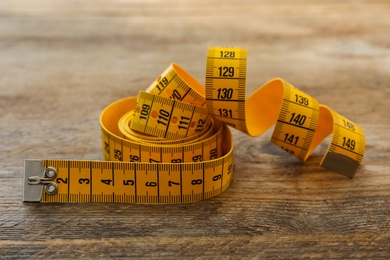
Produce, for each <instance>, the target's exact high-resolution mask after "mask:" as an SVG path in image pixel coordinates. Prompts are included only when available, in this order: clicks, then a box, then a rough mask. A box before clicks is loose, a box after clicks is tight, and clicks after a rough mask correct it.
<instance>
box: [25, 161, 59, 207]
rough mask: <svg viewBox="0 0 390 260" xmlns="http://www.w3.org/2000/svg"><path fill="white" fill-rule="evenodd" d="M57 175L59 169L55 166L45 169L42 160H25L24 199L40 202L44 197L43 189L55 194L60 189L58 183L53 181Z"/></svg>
mask: <svg viewBox="0 0 390 260" xmlns="http://www.w3.org/2000/svg"><path fill="white" fill-rule="evenodd" d="M56 177H57V170H56V169H55V168H54V167H47V168H46V169H45V170H44V169H43V164H42V161H40V160H25V161H24V182H23V201H24V202H39V201H41V197H42V189H43V188H44V189H45V192H46V193H47V194H55V193H56V192H57V190H58V186H57V184H56V183H55V182H54V181H53V180H54V179H55V178H56Z"/></svg>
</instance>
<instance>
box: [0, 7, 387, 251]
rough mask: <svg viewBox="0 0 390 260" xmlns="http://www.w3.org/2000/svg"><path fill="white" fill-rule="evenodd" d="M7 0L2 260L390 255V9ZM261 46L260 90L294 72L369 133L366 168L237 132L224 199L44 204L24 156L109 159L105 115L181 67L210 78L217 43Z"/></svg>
mask: <svg viewBox="0 0 390 260" xmlns="http://www.w3.org/2000/svg"><path fill="white" fill-rule="evenodd" d="M209 2H210V1H208V0H193V1H173V0H168V1H157V0H151V1H130V0H128V1H126V0H116V1H103V0H101V1H92V0H90V1H75V0H74V1H47V0H39V1H38V0H37V1H27V0H24V1H23V0H17V1H15V0H5V1H2V2H1V3H0V21H1V22H0V50H1V51H0V53H1V55H0V71H1V72H0V90H1V92H0V130H1V132H0V133H1V134H0V138H1V149H0V164H1V169H0V211H1V216H0V258H3V257H4V258H15V259H21V258H42V259H43V258H76V257H78V258H80V257H82V258H119V257H145V258H165V257H167V258H175V257H177V256H184V257H188V258H195V257H196V258H201V259H203V258H204V259H208V258H211V259H213V258H225V257H231V258H233V259H241V258H252V257H254V258H343V259H345V258H358V257H359V258H360V257H361V258H364V259H367V258H374V259H378V258H386V257H389V256H390V176H389V174H390V162H389V151H390V142H389V133H388V131H389V128H390V117H389V111H390V102H389V100H390V88H389V84H390V34H389V32H390V16H389V12H390V4H389V2H388V1H385V0H370V1H368V0H366V1H352V0H349V1H336V0H331V1H325V0H323V1H313V2H312V1H300V0H299V1H289V0H278V1H275V0H272V1H271V0H263V1H249V0H248V1H246V0H243V1H222V0H218V1H213V3H214V4H209ZM213 45H223V46H239V47H245V48H247V49H248V52H249V61H248V93H251V92H253V91H254V90H255V89H256V88H258V87H259V86H260V85H262V84H263V83H265V82H266V81H268V80H269V79H271V78H274V77H281V78H283V79H285V80H286V81H288V82H290V83H292V84H293V85H294V86H296V87H298V88H300V89H301V90H303V91H305V92H306V93H308V94H310V95H312V96H313V97H315V98H317V99H318V100H319V102H320V103H322V104H326V105H328V106H329V107H331V108H333V109H334V110H335V111H337V112H339V113H340V114H342V115H344V116H346V117H348V118H350V119H352V120H353V121H355V122H356V123H358V124H359V125H360V126H362V127H363V129H364V130H365V133H366V138H367V139H366V141H367V150H366V155H365V158H364V161H363V164H362V165H361V167H360V168H359V170H358V172H357V174H356V176H355V178H353V179H349V178H346V177H344V176H342V175H339V174H337V173H333V172H330V171H327V170H325V169H323V168H321V167H320V166H318V165H319V162H320V160H321V155H322V154H323V153H324V151H325V149H326V147H327V146H326V144H321V145H320V148H319V149H317V150H316V152H315V153H314V155H313V156H312V157H311V158H310V159H309V160H308V161H307V162H305V163H302V162H300V161H298V160H297V159H295V158H293V157H290V156H289V155H288V154H287V153H285V152H283V151H281V150H280V149H279V148H277V147H275V146H273V145H272V144H271V143H270V142H269V138H270V136H271V132H270V131H268V132H266V133H265V134H264V135H262V136H259V137H256V138H251V137H249V136H246V135H245V134H242V133H240V132H237V131H234V133H233V134H234V140H235V172H234V179H233V181H232V183H231V186H230V188H229V189H228V190H227V191H226V192H225V193H223V194H222V195H220V196H218V197H216V198H213V199H210V200H206V201H202V202H199V203H193V204H185V205H123V204H42V203H41V204H31V203H30V204H28V203H23V202H22V175H23V160H24V159H34V158H54V159H57V158H62V159H102V157H103V156H102V152H101V142H100V127H99V114H100V111H101V110H102V109H103V108H104V107H105V106H106V105H107V104H109V103H111V102H113V101H115V100H117V99H120V98H123V97H127V96H132V95H136V94H137V93H138V91H139V90H140V89H145V88H146V87H147V86H148V85H149V84H150V83H151V82H153V80H154V79H155V78H156V77H157V76H158V75H159V74H160V73H161V72H162V71H163V70H164V69H165V68H166V67H167V66H168V65H169V64H170V63H172V62H176V63H178V64H179V65H181V66H182V67H184V68H185V69H186V70H187V71H188V72H190V73H191V74H192V75H193V76H194V77H196V78H197V79H198V80H199V81H200V82H204V76H205V56H206V50H207V47H208V46H213Z"/></svg>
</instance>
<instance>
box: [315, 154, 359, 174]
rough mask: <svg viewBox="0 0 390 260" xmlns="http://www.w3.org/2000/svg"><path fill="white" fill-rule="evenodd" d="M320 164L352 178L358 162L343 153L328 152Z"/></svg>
mask: <svg viewBox="0 0 390 260" xmlns="http://www.w3.org/2000/svg"><path fill="white" fill-rule="evenodd" d="M321 165H322V167H324V168H326V169H328V170H331V171H335V172H337V173H340V174H342V175H345V176H347V177H349V178H351V179H352V178H353V176H355V173H356V171H357V169H358V168H359V165H360V164H359V163H358V162H357V161H354V160H352V159H351V158H349V157H347V156H345V155H342V154H338V153H332V152H329V153H327V154H326V155H325V157H324V159H323V160H322V163H321Z"/></svg>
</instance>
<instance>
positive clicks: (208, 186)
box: [23, 47, 365, 203]
mask: <svg viewBox="0 0 390 260" xmlns="http://www.w3.org/2000/svg"><path fill="white" fill-rule="evenodd" d="M246 59H247V51H246V50H245V49H242V48H222V47H210V48H209V49H208V55H207V65H206V82H205V88H204V87H203V86H202V85H201V84H200V83H199V82H198V81H197V80H196V79H194V78H193V77H192V76H191V75H190V74H188V73H187V72H186V71H185V70H184V69H182V68H181V67H179V66H178V65H176V64H172V65H171V66H169V67H168V68H167V69H166V70H165V71H164V72H163V73H162V75H161V76H160V77H159V78H157V79H156V81H155V82H153V83H152V84H151V85H150V86H149V87H148V88H147V89H146V91H140V93H139V95H138V97H129V98H125V99H122V100H118V101H116V102H114V103H112V104H110V105H109V106H107V107H106V108H105V109H104V110H103V112H102V113H101V116H100V123H101V129H102V144H103V152H104V158H105V161H80V160H25V166H24V186H23V190H24V195H23V201H26V202H30V201H31V202H110V203H187V202H195V201H199V200H203V199H208V198H211V197H214V196H217V195H219V194H221V193H222V192H223V191H225V190H226V189H227V188H228V186H229V184H230V181H231V179H232V175H233V140H232V135H231V133H230V131H229V128H228V125H229V126H231V127H235V128H237V129H238V130H240V131H242V132H244V133H246V134H248V135H250V136H258V135H260V134H261V133H263V132H265V131H266V130H267V129H269V128H270V127H272V126H273V125H274V124H275V128H274V131H273V134H272V137H271V142H272V143H274V144H275V145H277V146H279V147H280V148H282V149H283V150H285V151H287V152H288V153H290V154H292V155H294V156H296V157H298V158H300V159H301V160H303V161H304V160H306V159H307V158H308V156H309V155H310V154H311V153H312V151H313V150H314V149H315V148H316V146H318V145H319V144H320V143H321V142H322V141H323V140H324V139H325V138H326V137H327V136H329V135H332V138H331V142H330V145H329V147H328V150H327V151H326V153H325V155H324V157H323V159H322V162H321V165H322V166H323V167H325V168H327V169H329V170H332V171H335V172H338V173H341V174H343V175H346V176H348V177H351V178H352V177H353V176H354V174H355V172H356V171H357V169H358V167H359V165H360V163H361V161H362V160H363V155H364V151H365V138H364V132H363V130H362V129H361V128H360V127H359V126H358V125H357V124H355V123H353V122H352V121H351V120H349V119H347V118H345V117H343V116H341V115H340V114H338V113H336V112H334V111H333V110H331V109H330V108H328V107H326V106H323V105H319V104H318V102H317V100H316V99H314V98H312V97H311V96H309V95H308V94H306V93H304V92H302V91H300V90H298V89H296V88H294V87H293V86H292V85H290V84H289V83H287V82H285V81H283V80H282V79H273V80H271V81H269V82H267V83H266V84H264V85H263V86H262V87H260V88H259V89H258V90H256V91H255V92H254V93H253V94H252V95H251V96H250V97H249V98H247V99H246V98H245V87H246Z"/></svg>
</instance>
